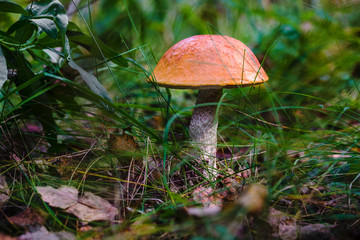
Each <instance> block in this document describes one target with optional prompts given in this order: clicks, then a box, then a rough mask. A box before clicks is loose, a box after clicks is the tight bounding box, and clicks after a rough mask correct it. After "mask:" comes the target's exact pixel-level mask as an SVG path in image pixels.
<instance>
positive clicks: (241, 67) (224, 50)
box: [149, 35, 269, 89]
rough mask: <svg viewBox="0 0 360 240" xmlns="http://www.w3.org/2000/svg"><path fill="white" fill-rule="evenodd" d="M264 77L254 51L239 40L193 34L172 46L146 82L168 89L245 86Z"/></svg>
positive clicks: (261, 81)
mask: <svg viewBox="0 0 360 240" xmlns="http://www.w3.org/2000/svg"><path fill="white" fill-rule="evenodd" d="M268 79H269V77H268V76H267V75H266V73H265V71H264V69H263V68H262V67H261V65H260V63H259V61H258V60H257V58H256V57H255V55H254V53H253V52H252V51H251V50H250V49H249V48H248V47H247V46H246V45H245V44H243V43H242V42H240V41H239V40H236V39H234V38H231V37H228V36H221V35H196V36H192V37H189V38H186V39H184V40H182V41H180V42H178V43H177V44H175V45H174V46H172V47H171V48H170V49H169V50H168V51H167V52H166V53H165V54H164V55H163V56H162V57H161V59H160V61H159V63H158V64H157V66H156V67H155V69H154V72H153V76H152V77H151V78H150V79H149V81H155V82H157V84H158V85H159V86H163V87H169V88H195V89H217V88H232V87H245V86H249V85H255V84H260V83H263V82H265V81H267V80H268Z"/></svg>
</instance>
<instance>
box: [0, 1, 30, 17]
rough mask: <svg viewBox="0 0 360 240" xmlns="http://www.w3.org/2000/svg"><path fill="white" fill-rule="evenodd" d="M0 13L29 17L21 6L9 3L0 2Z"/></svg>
mask: <svg viewBox="0 0 360 240" xmlns="http://www.w3.org/2000/svg"><path fill="white" fill-rule="evenodd" d="M0 12H11V13H20V14H22V15H29V13H28V12H27V11H25V9H24V8H23V7H22V6H20V5H19V4H16V3H13V2H9V1H0Z"/></svg>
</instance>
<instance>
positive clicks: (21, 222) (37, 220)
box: [9, 208, 45, 227]
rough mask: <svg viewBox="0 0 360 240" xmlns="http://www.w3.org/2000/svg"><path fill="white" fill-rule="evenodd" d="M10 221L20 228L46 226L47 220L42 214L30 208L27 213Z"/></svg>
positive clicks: (18, 215)
mask: <svg viewBox="0 0 360 240" xmlns="http://www.w3.org/2000/svg"><path fill="white" fill-rule="evenodd" d="M9 219H10V221H11V222H12V223H13V224H15V225H16V226H19V227H28V226H34V225H44V224H45V219H44V217H43V216H41V214H40V213H38V212H37V211H35V210H34V209H32V208H28V209H26V210H25V211H23V212H21V213H19V214H17V215H15V216H12V217H10V218H9Z"/></svg>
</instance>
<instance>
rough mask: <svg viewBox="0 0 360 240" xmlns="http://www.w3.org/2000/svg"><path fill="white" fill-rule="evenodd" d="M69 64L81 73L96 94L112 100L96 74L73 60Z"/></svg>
mask: <svg viewBox="0 0 360 240" xmlns="http://www.w3.org/2000/svg"><path fill="white" fill-rule="evenodd" d="M69 66H70V67H72V68H73V69H75V70H76V71H78V72H79V73H80V76H81V78H82V79H83V80H84V81H85V82H86V84H87V85H88V86H89V88H90V89H91V91H93V92H94V93H95V94H97V95H99V96H101V97H103V98H105V99H107V100H109V101H111V98H110V96H109V94H108V92H107V91H106V89H105V88H104V87H103V85H101V84H100V82H99V81H98V80H97V78H96V77H95V76H94V75H92V74H90V73H88V72H87V71H85V70H84V69H83V68H82V67H80V66H79V65H77V64H76V63H75V62H74V61H73V60H70V61H69Z"/></svg>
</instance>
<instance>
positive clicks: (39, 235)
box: [18, 226, 75, 240]
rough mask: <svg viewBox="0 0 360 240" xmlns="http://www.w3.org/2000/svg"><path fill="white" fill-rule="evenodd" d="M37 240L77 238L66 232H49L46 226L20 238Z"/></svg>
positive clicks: (21, 239)
mask: <svg viewBox="0 0 360 240" xmlns="http://www.w3.org/2000/svg"><path fill="white" fill-rule="evenodd" d="M37 239H39V240H40V239H48V240H72V239H75V236H74V235H73V234H72V233H70V232H66V231H61V232H49V231H48V230H47V229H46V228H45V227H44V226H42V227H41V228H40V229H38V230H37V231H33V232H27V233H25V234H23V235H21V236H19V237H18V240H37Z"/></svg>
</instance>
